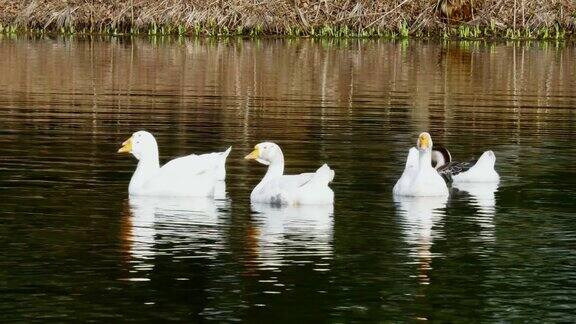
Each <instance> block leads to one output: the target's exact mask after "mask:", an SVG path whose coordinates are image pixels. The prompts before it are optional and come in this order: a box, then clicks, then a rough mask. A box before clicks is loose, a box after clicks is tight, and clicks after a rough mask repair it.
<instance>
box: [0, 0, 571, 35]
mask: <svg viewBox="0 0 576 324" xmlns="http://www.w3.org/2000/svg"><path fill="white" fill-rule="evenodd" d="M431 2H432V1H430V0H409V1H408V0H405V1H370V0H358V1H348V2H345V3H343V2H340V1H309V0H297V1H294V2H287V1H281V0H275V1H266V2H262V3H260V4H258V5H254V4H253V2H252V1H248V0H237V1H228V2H227V1H221V2H219V5H213V2H209V1H202V0H192V1H186V2H185V1H168V0H164V1H154V0H142V1H137V2H135V1H92V2H91V3H86V2H85V1H80V0H70V1H66V2H62V1H56V0H48V1H42V2H40V1H30V2H27V1H13V2H10V3H2V4H0V11H1V12H2V13H1V14H0V32H1V33H8V34H11V33H40V34H41V33H46V32H56V33H61V34H106V35H126V34H140V35H142V34H147V35H151V36H153V35H182V36H184V35H187V36H200V35H202V36H210V37H230V36H248V37H261V36H264V35H283V36H289V37H300V36H311V37H330V38H340V37H386V38H403V37H429V36H440V37H445V38H486V37H506V38H510V39H521V38H530V39H531V38H540V39H548V38H555V39H562V38H565V37H567V36H568V35H572V34H573V33H574V30H575V27H574V26H575V25H576V14H570V13H573V12H575V8H574V7H575V5H574V4H573V3H571V2H570V1H560V0H551V1H549V2H547V3H546V4H544V5H542V4H541V1H537V0H524V1H518V2H516V1H499V0H486V1H479V0H476V1H473V0H436V1H435V3H434V2H432V3H431Z"/></svg>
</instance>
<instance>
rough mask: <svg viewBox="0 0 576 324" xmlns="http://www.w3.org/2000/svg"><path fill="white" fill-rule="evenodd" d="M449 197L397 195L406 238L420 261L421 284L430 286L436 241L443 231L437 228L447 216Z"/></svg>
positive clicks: (411, 251) (412, 252) (413, 253)
mask: <svg viewBox="0 0 576 324" xmlns="http://www.w3.org/2000/svg"><path fill="white" fill-rule="evenodd" d="M447 201H448V197H401V196H394V202H396V204H397V207H398V209H397V210H398V214H399V215H400V216H401V217H402V225H403V226H402V227H403V231H404V239H405V241H406V242H407V243H408V244H409V245H410V255H411V256H413V257H415V258H416V259H417V262H418V269H419V270H420V273H419V275H418V281H419V282H420V283H421V284H429V283H430V278H429V271H430V269H432V267H431V263H432V257H434V255H432V252H431V251H430V249H431V247H432V244H433V241H434V239H436V238H438V237H439V236H440V232H439V231H438V230H437V229H434V225H435V224H436V223H437V222H438V221H439V220H441V219H442V218H443V217H444V215H445V208H446V203H447Z"/></svg>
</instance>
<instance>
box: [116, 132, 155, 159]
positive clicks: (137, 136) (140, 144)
mask: <svg viewBox="0 0 576 324" xmlns="http://www.w3.org/2000/svg"><path fill="white" fill-rule="evenodd" d="M118 153H131V154H132V155H134V157H135V158H136V159H138V160H140V159H142V158H143V157H147V156H154V155H158V144H157V143H156V139H155V138H154V136H153V135H152V134H150V133H148V132H147V131H138V132H136V133H134V134H132V136H131V137H130V138H129V139H127V140H125V141H124V143H122V147H121V148H120V149H119V150H118Z"/></svg>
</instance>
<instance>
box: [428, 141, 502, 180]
mask: <svg viewBox="0 0 576 324" xmlns="http://www.w3.org/2000/svg"><path fill="white" fill-rule="evenodd" d="M432 164H433V165H434V168H435V169H436V170H438V173H440V175H441V176H442V177H443V178H444V179H445V180H446V181H452V182H496V183H497V182H499V181H500V176H499V175H498V172H496V170H495V169H494V165H495V164H496V155H495V154H494V152H492V151H490V150H489V151H485V152H484V153H482V155H481V156H480V158H478V159H477V160H471V161H468V162H456V161H452V155H451V154H450V152H449V151H448V149H446V148H444V147H442V148H440V149H438V150H437V151H435V152H434V155H433V158H432Z"/></svg>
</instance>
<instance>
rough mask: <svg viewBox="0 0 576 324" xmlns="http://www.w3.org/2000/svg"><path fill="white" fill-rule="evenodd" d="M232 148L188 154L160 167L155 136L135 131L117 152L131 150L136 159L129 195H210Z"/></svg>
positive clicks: (222, 172)
mask: <svg viewBox="0 0 576 324" xmlns="http://www.w3.org/2000/svg"><path fill="white" fill-rule="evenodd" d="M231 149H232V147H229V148H228V149H227V150H226V151H224V152H220V153H208V154H202V155H195V154H191V155H188V156H184V157H180V158H176V159H174V160H172V161H169V162H168V163H166V164H165V165H164V166H162V167H160V162H159V159H158V144H157V143H156V139H155V138H154V136H153V135H152V134H150V133H148V132H146V131H138V132H136V133H134V134H132V137H130V138H129V139H127V140H126V141H124V143H122V147H121V148H120V149H119V150H118V153H131V154H132V155H134V157H135V158H136V159H138V166H137V167H136V171H134V174H133V175H132V179H131V180H130V185H129V186H128V192H129V193H130V195H144V196H191V197H212V196H214V188H215V186H216V184H217V182H218V181H219V180H224V179H225V177H226V167H225V163H226V158H227V157H228V154H230V150H231Z"/></svg>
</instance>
